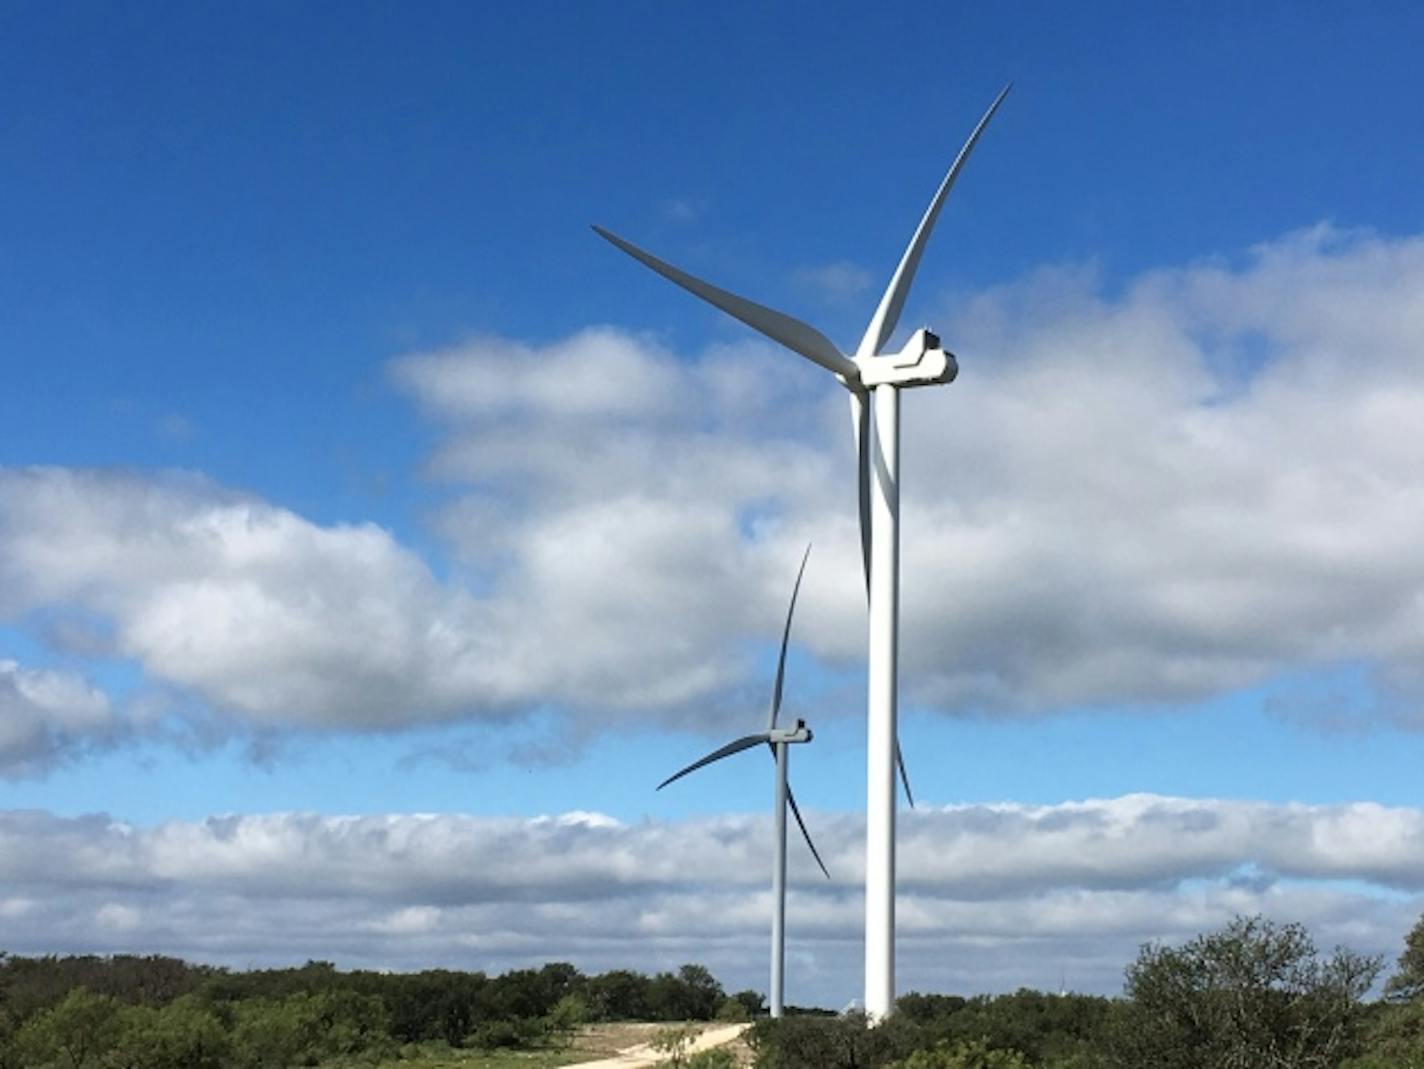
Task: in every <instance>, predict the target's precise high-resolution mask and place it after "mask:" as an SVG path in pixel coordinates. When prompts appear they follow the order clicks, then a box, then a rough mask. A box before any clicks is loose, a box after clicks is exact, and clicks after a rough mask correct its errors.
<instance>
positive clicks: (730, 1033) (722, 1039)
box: [565, 1024, 751, 1069]
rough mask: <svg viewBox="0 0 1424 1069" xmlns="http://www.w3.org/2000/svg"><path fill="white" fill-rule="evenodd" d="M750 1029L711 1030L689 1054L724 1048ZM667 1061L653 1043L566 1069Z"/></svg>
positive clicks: (637, 1067)
mask: <svg viewBox="0 0 1424 1069" xmlns="http://www.w3.org/2000/svg"><path fill="white" fill-rule="evenodd" d="M750 1027H751V1025H746V1024H728V1025H717V1026H715V1027H713V1028H709V1029H707V1030H706V1031H704V1032H703V1033H702V1034H701V1035H699V1036H698V1037H697V1038H696V1039H694V1040H693V1041H692V1045H691V1046H690V1047H688V1053H689V1054H696V1053H697V1052H698V1051H700V1050H710V1049H711V1048H713V1047H721V1046H724V1045H726V1044H728V1043H731V1042H732V1041H733V1040H735V1039H736V1038H737V1037H738V1036H740V1035H741V1034H742V1033H743V1032H745V1031H746V1030H747V1029H748V1028H750ZM666 1060H667V1055H666V1054H665V1053H663V1052H662V1051H657V1050H654V1049H653V1045H652V1044H651V1043H639V1044H638V1045H637V1046H636V1047H629V1048H627V1049H626V1050H621V1051H619V1052H618V1053H617V1054H616V1055H615V1056H614V1057H612V1058H600V1059H598V1060H597V1061H594V1062H576V1063H575V1064H573V1065H570V1066H566V1067H565V1069H646V1067H647V1066H650V1065H657V1064H658V1062H661V1061H666Z"/></svg>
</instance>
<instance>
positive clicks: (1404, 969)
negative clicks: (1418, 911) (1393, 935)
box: [1384, 917, 1424, 1002]
mask: <svg viewBox="0 0 1424 1069" xmlns="http://www.w3.org/2000/svg"><path fill="white" fill-rule="evenodd" d="M1384 994H1385V998H1387V999H1390V1000H1392V1001H1394V1002H1408V1001H1410V1000H1411V999H1416V998H1418V997H1419V996H1420V995H1424V917H1420V918H1419V919H1418V920H1417V921H1415V922H1414V927H1413V928H1411V929H1410V930H1409V934H1408V935H1406V936H1405V937H1404V953H1403V954H1401V955H1399V962H1398V967H1397V969H1396V971H1395V974H1394V975H1393V976H1391V977H1390V978H1389V980H1388V981H1387V982H1386V983H1385V985H1384Z"/></svg>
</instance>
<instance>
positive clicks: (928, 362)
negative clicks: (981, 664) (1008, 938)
mask: <svg viewBox="0 0 1424 1069" xmlns="http://www.w3.org/2000/svg"><path fill="white" fill-rule="evenodd" d="M1010 88H1011V86H1007V85H1006V86H1004V88H1003V90H1002V91H1001V92H1000V93H999V95H998V96H997V97H995V98H994V102H993V103H992V104H990V105H989V108H988V110H987V111H985V112H984V116H983V118H981V119H980V120H979V123H978V125H977V126H975V127H974V131H973V132H972V133H971V134H970V135H969V139H968V140H967V141H966V142H965V143H964V147H963V148H961V149H960V150H959V155H958V156H956V157H955V159H954V162H953V163H952V164H950V167H949V173H947V174H946V175H945V176H944V181H942V182H941V183H940V185H939V189H938V190H936V191H935V195H934V197H933V198H931V200H930V205H929V208H928V209H926V211H925V214H924V217H923V218H921V220H920V225H919V226H918V227H917V228H916V229H915V233H914V236H913V237H911V239H910V244H909V245H908V246H907V247H906V249H905V252H904V254H903V255H902V256H901V258H900V263H899V266H897V267H896V268H895V273H894V274H893V275H892V276H891V278H890V283H889V285H888V286H886V288H885V293H884V295H883V296H882V297H881V298H880V304H879V306H878V307H877V308H876V309H875V314H874V315H873V316H871V318H870V323H869V325H868V326H867V327H866V328H865V334H864V335H863V336H862V337H861V340H860V345H859V346H858V347H857V348H856V351H855V355H854V356H847V355H845V354H844V353H842V352H841V351H840V349H839V348H837V347H836V345H835V343H834V342H832V341H831V340H830V339H829V338H827V337H826V336H825V335H824V334H822V333H821V332H820V331H818V330H817V329H816V328H815V327H812V326H809V325H808V324H806V323H803V322H801V321H800V320H799V319H794V318H792V317H791V316H789V315H786V314H784V313H782V312H778V311H776V310H775V309H772V308H767V307H766V306H765V305H760V304H757V303H755V302H754V301H749V300H747V299H746V298H744V297H738V296H737V295H736V294H735V293H729V292H728V291H726V290H724V289H719V288H718V287H716V286H713V285H711V284H710V283H707V282H703V281H702V280H701V279H699V278H694V277H693V276H692V275H689V274H687V273H686V272H685V271H680V270H678V269H677V268H676V267H673V266H672V265H671V264H669V263H665V262H664V261H662V260H659V259H658V258H657V257H656V256H653V255H652V254H651V253H648V252H644V251H643V250H642V249H640V248H638V247H637V246H636V245H633V244H631V243H629V242H627V241H624V240H623V239H622V238H620V237H618V236H617V235H616V234H612V233H609V232H608V231H607V230H604V229H603V228H602V227H597V226H596V227H594V230H595V231H597V232H598V234H599V235H600V236H602V237H604V238H606V239H607V240H608V241H610V242H612V243H613V244H614V245H616V246H617V247H618V248H620V249H622V250H623V251H624V252H626V253H627V254H628V255H629V256H631V257H633V258H634V259H635V260H638V261H640V262H641V263H643V264H645V265H646V266H648V267H650V268H652V269H653V270H654V271H656V272H657V273H658V274H660V275H662V276H663V277H664V278H667V279H669V280H671V281H673V282H676V283H677V284H678V285H679V286H681V287H682V288H683V289H685V290H688V291H689V292H691V293H693V294H695V295H696V296H698V297H701V298H702V299H703V300H704V301H707V302H708V303H709V304H712V305H715V306H716V307H718V308H720V309H721V310H722V311H724V312H726V313H727V314H728V315H730V316H732V317H734V318H736V319H740V320H741V321H742V322H743V323H745V324H747V325H748V326H749V327H751V328H752V329H754V330H757V331H760V332H761V333H762V334H764V335H766V336H767V337H768V338H771V339H772V340H773V341H776V342H779V343H780V344H781V345H784V346H785V347H786V348H788V349H790V350H791V351H792V352H793V353H796V354H798V355H800V356H803V357H805V358H806V359H807V360H810V361H811V362H812V363H814V364H818V365H820V366H821V367H823V368H825V369H826V370H827V371H829V372H831V373H832V374H833V375H835V376H836V378H837V379H839V380H840V383H841V385H843V386H844V387H845V388H846V389H847V390H849V391H850V410H851V425H852V428H853V431H854V435H855V442H856V452H857V461H856V468H857V472H858V475H857V480H858V483H859V496H860V552H861V561H862V565H863V567H864V569H865V577H866V586H867V589H868V594H869V599H870V613H869V616H870V621H869V666H868V667H869V671H868V676H869V685H868V688H867V690H868V694H867V709H866V736H867V738H866V771H867V776H866V802H865V807H866V814H865V828H866V831H865V1011H866V1013H867V1014H869V1015H870V1016H871V1017H872V1018H874V1019H877V1020H878V1019H880V1018H882V1017H884V1016H885V1015H887V1014H888V1013H889V1012H890V1011H891V1010H892V1009H893V1008H894V1005H895V767H896V764H897V763H899V765H900V774H901V777H902V778H904V763H903V761H900V760H899V752H900V747H899V741H898V733H897V729H896V712H897V710H896V701H897V688H896V671H897V660H898V650H899V615H900V532H899V522H900V481H899V479H900V475H899V472H900V390H901V389H907V388H909V387H914V386H936V385H940V384H943V383H947V382H952V381H954V377H955V376H956V375H957V374H958V372H959V365H958V363H957V361H956V360H955V358H954V355H953V354H952V353H949V352H947V351H945V350H944V349H941V348H940V340H939V338H938V337H937V336H936V335H934V334H932V333H931V332H930V331H929V330H928V329H923V330H917V331H915V333H914V334H912V335H910V339H909V341H907V342H906V343H905V345H904V347H903V348H901V350H900V351H899V352H898V353H882V352H881V346H883V345H884V344H885V343H886V342H887V341H889V339H890V336H891V335H892V334H893V333H894V332H895V327H896V326H897V325H898V323H899V321H900V313H901V311H902V310H903V309H904V307H905V298H906V296H907V295H908V294H909V292H910V284H911V283H912V282H913V281H914V278H915V271H916V270H917V269H918V267H919V265H920V257H921V255H923V253H924V250H925V243H926V242H927V241H928V240H929V236H930V231H931V230H933V229H934V224H935V220H936V219H937V218H938V217H939V211H940V208H941V207H943V205H944V201H945V198H946V197H947V196H948V195H949V191H950V189H951V188H952V187H953V185H954V182H955V180H956V179H957V178H958V177H959V172H960V170H961V169H962V168H963V167H964V164H965V163H966V162H967V161H968V159H969V155H970V153H971V152H973V151H974V146H975V145H976V144H977V143H978V141H979V136H980V135H981V134H982V133H983V132H984V128H985V127H986V126H987V125H988V123H989V120H990V119H991V118H993V116H994V113H995V112H996V111H997V110H998V109H999V105H1000V104H1002V103H1003V101H1004V97H1006V96H1008V93H1009V89H1010ZM872 412H873V413H874V418H873V421H872V415H871V414H872ZM872 439H873V442H874V446H873V448H872V444H871V443H872ZM905 786H906V793H907V794H908V792H909V783H908V781H906V784H905Z"/></svg>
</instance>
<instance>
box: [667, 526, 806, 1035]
mask: <svg viewBox="0 0 1424 1069" xmlns="http://www.w3.org/2000/svg"><path fill="white" fill-rule="evenodd" d="M810 555H811V547H810V546H807V547H806V552H805V553H804V554H802V556H801V567H800V569H798V570H797V572H796V585H795V586H793V587H792V588H791V606H790V607H789V608H788V609H787V610H786V626H785V627H783V628H782V630H781V653H780V654H778V655H777V658H776V682H775V683H774V684H773V685H772V688H771V707H770V709H769V711H768V713H767V718H766V730H765V731H762V732H759V733H757V734H755V735H744V736H742V737H741V738H740V739H736V740H735V741H733V742H729V743H727V745H726V746H723V747H721V748H720V749H716V750H713V751H712V752H711V753H710V754H708V755H707V756H706V757H703V758H700V759H698V760H696V761H694V762H692V764H690V765H688V766H687V767H686V768H684V769H682V770H681V771H680V772H676V773H674V774H673V775H671V776H669V777H668V778H667V779H665V780H663V781H662V782H661V783H659V784H658V790H662V789H663V788H664V787H666V786H667V785H668V784H669V783H671V782H673V780H678V779H681V778H682V777H683V776H685V775H687V774H688V773H689V772H695V771H696V770H697V769H699V768H701V767H702V766H703V765H710V764H711V763H712V762H714V761H720V760H722V758H724V757H731V756H732V755H733V754H735V753H741V752H742V751H743V750H750V749H751V748H752V747H754V746H761V745H763V744H765V745H766V746H768V747H770V748H771V752H772V755H773V757H774V758H775V759H776V805H775V809H774V810H773V814H774V817H775V824H776V846H775V849H774V850H773V853H772V859H773V860H772V866H771V1015H772V1016H773V1017H780V1016H781V1012H782V1007H783V1006H784V1005H785V998H786V808H787V806H790V807H791V812H792V814H793V815H794V816H795V817H796V824H797V826H798V827H799V828H800V829H801V835H802V837H803V838H805V840H806V845H807V846H809V847H810V848H811V856H812V857H814V858H815V859H816V864H817V865H820V866H821V872H822V873H824V874H825V877H826V879H830V878H831V874H830V873H829V872H827V871H826V863H825V862H824V861H822V860H821V855H820V854H819V853H818V852H817V850H816V844H815V843H813V842H812V841H811V833H810V832H808V831H807V830H806V822H805V821H804V820H802V819H801V809H800V807H798V806H797V805H796V796H795V795H793V794H792V793H791V787H790V785H789V784H788V783H787V781H786V772H787V764H788V760H787V759H788V752H787V747H788V746H790V745H791V744H792V743H797V742H810V741H811V729H810V728H808V727H807V726H806V721H804V720H797V721H796V726H795V727H792V728H779V727H777V726H776V715H777V713H779V712H780V711H781V685H782V682H783V680H784V679H785V678H786V643H787V641H788V640H789V639H790V637H791V617H792V616H793V615H794V614H795V612H796V595H797V593H798V592H799V591H800V590H801V576H802V575H804V574H805V572H806V558H807V557H809V556H810Z"/></svg>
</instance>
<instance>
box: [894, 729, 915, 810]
mask: <svg viewBox="0 0 1424 1069" xmlns="http://www.w3.org/2000/svg"><path fill="white" fill-rule="evenodd" d="M895 764H897V765H898V766H899V767H900V782H901V783H903V784H904V785H905V801H907V802H909V803H910V808H911V809H914V808H915V796H914V794H913V793H912V792H911V791H910V774H909V773H908V772H906V771H905V755H904V754H903V753H902V752H901V750H900V740H899V739H898V738H897V739H896V740H895Z"/></svg>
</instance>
